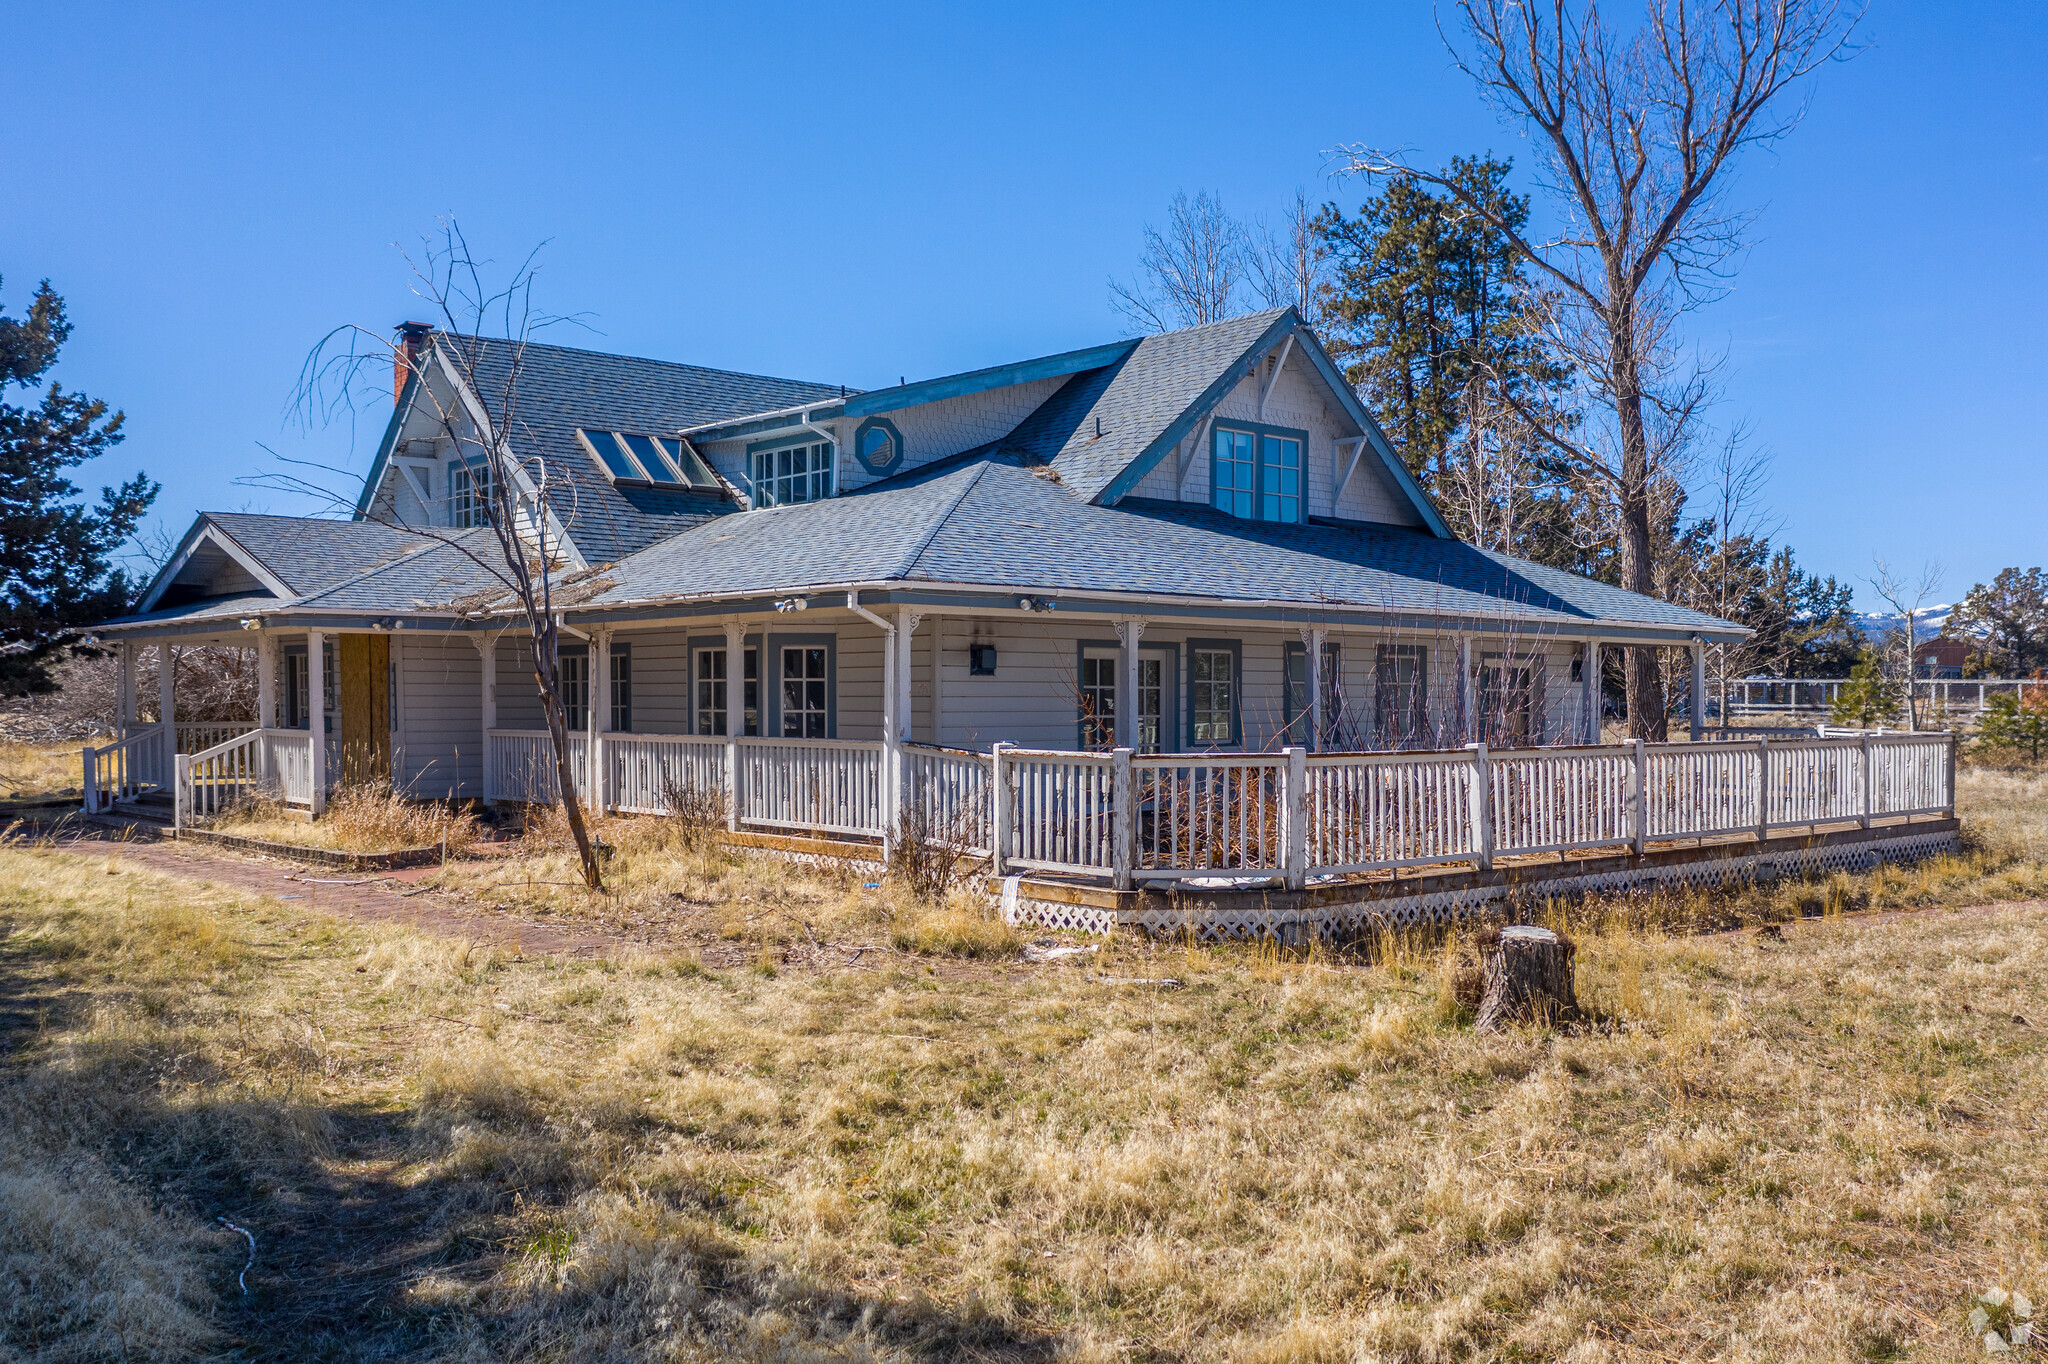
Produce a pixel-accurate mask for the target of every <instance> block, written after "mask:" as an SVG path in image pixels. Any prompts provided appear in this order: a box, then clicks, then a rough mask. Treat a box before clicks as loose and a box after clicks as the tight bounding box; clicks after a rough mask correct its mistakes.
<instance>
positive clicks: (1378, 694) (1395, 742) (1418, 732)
mask: <svg viewBox="0 0 2048 1364" xmlns="http://www.w3.org/2000/svg"><path fill="white" fill-rule="evenodd" d="M1373 696H1374V700H1373V724H1374V729H1375V731H1376V734H1375V738H1376V739H1377V741H1378V744H1379V746H1380V747H1381V748H1406V747H1411V746H1413V745H1415V744H1417V743H1421V742H1423V741H1425V740H1426V739H1427V738H1428V734H1429V650H1428V648H1427V647H1426V646H1424V645H1421V644H1382V645H1380V646H1379V652H1378V655H1377V657H1376V658H1375V659H1374V663H1373Z"/></svg>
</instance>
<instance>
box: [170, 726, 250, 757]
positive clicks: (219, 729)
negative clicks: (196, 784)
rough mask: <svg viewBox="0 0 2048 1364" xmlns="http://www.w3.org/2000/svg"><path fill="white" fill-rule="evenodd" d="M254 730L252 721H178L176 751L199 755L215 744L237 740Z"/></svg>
mask: <svg viewBox="0 0 2048 1364" xmlns="http://www.w3.org/2000/svg"><path fill="white" fill-rule="evenodd" d="M255 728H256V722H255V721H254V720H180V721H178V751H179V752H180V753H201V752H204V751H205V750H207V749H209V748H212V747H214V746H215V745H216V744H223V743H226V742H227V741H228V740H229V739H234V738H239V737H240V736H242V735H244V734H247V733H249V732H250V731H252V730H254V729H255Z"/></svg>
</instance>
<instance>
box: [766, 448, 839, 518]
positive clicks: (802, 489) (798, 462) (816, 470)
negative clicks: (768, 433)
mask: <svg viewBox="0 0 2048 1364" xmlns="http://www.w3.org/2000/svg"><path fill="white" fill-rule="evenodd" d="M747 495H748V496H749V497H750V498H752V499H753V502H754V505H755V506H757V507H780V506H785V505H787V504H788V503H791V502H817V501H821V500H823V499H825V498H828V497H830V496H832V446H831V445H830V444H829V443H827V442H819V443H818V444H816V445H784V446H780V447H778V448H776V449H773V450H753V451H749V452H748V454H747Z"/></svg>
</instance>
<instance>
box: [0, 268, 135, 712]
mask: <svg viewBox="0 0 2048 1364" xmlns="http://www.w3.org/2000/svg"><path fill="white" fill-rule="evenodd" d="M70 335H71V324H70V323H69V322H67V321H65V318H64V300H63V299H61V298H59V297H58V296H57V294H56V292H55V291H54V290H52V289H51V288H50V283H49V281H48V280H44V281H43V283H42V285H41V287H39V288H38V289H37V290H36V295H35V298H34V300H33V301H32V302H31V303H30V304H29V307H28V311H27V312H26V313H25V314H24V315H23V316H22V317H21V318H19V319H16V318H12V317H8V316H6V315H5V314H0V696H22V695H27V694H29V693H31V692H47V691H50V690H53V689H54V687H55V683H54V682H53V681H52V680H51V677H50V664H51V663H52V662H53V661H54V659H55V656H56V655H57V653H58V652H59V651H60V650H61V649H63V648H64V647H65V646H66V645H67V644H68V643H69V642H70V641H71V640H72V638H73V636H74V634H75V632H76V631H77V630H78V629H79V628H80V627H81V626H85V625H89V624H91V623H92V622H94V621H96V620H103V619H105V618H106V617H108V616H115V615H119V614H120V613H121V612H122V611H124V610H126V609H127V607H128V605H129V602H130V599H131V597H132V596H133V592H132V589H131V586H130V584H129V582H128V579H127V576H126V575H125V574H123V573H121V572H120V571H119V570H116V569H114V568H113V566H112V564H111V563H110V559H111V556H112V555H113V553H114V551H115V550H116V549H118V548H119V547H120V546H121V543H122V542H123V541H125V540H126V539H127V538H128V537H129V535H131V534H132V533H133V532H134V530H135V524H136V522H137V521H139V520H140V519H141V518H142V514H143V513H144V512H145V511H147V510H148V509H149V504H150V503H151V502H153V501H154V500H155V499H156V494H157V485H156V484H155V483H153V482H151V481H150V480H149V478H148V477H146V476H145V475H143V474H139V473H138V474H137V475H136V476H135V477H134V478H132V479H130V480H128V482H126V483H124V484H122V485H121V486H120V487H119V488H102V489H101V490H100V500H99V505H98V506H87V505H85V504H84V503H82V502H80V501H79V500H78V499H79V490H78V488H77V487H76V486H75V485H74V484H72V483H71V482H70V481H69V480H68V479H66V478H65V477H64V471H65V470H67V469H71V468H75V467H76V466H78V465H80V464H83V463H85V462H86V461H87V460H89V459H93V458H95V457H96V456H99V455H102V454H105V453H106V452H107V451H108V450H110V449H111V448H113V446H114V445H115V444H117V443H118V442H119V441H120V439H121V422H122V414H121V413H119V412H116V413H113V414H112V415H111V416H110V415H108V412H107V405H106V404H105V403H103V402H101V401H99V400H98V399H97V398H88V397H86V396H85V395H83V394H79V393H66V392H65V391H64V390H63V389H62V388H61V387H60V386H59V385H58V384H57V383H56V382H55V381H52V382H51V383H50V386H49V387H48V388H47V389H45V390H44V391H43V393H42V396H41V398H40V400H32V401H31V402H29V403H26V404H23V405H19V406H17V405H16V404H14V403H10V402H8V401H6V396H5V395H6V394H7V391H8V388H9V386H14V387H19V388H22V389H29V388H32V387H34V386H35V385H36V384H37V383H38V382H39V381H40V380H41V379H42V377H43V376H44V375H45V374H47V373H48V372H49V370H50V367H51V366H52V365H54V364H56V363H57V352H58V351H59V350H61V349H62V348H63V345H64V342H65V340H66V339H67V338H68V337H69V336H70Z"/></svg>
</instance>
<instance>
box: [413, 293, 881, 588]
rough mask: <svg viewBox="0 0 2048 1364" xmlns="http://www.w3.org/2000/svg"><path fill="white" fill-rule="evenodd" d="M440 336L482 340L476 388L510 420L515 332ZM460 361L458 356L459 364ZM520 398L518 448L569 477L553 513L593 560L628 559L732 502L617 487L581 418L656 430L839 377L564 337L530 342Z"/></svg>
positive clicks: (716, 417)
mask: <svg viewBox="0 0 2048 1364" xmlns="http://www.w3.org/2000/svg"><path fill="white" fill-rule="evenodd" d="M436 341H437V343H438V344H441V345H453V346H460V347H465V348H466V347H472V346H473V347H476V348H477V349H476V351H475V357H476V373H477V380H478V387H479V388H480V389H481V390H482V391H481V392H479V393H478V394H477V397H478V398H479V399H480V400H481V401H482V402H483V403H484V405H485V406H486V407H487V408H489V409H490V410H491V412H492V414H493V416H494V417H495V418H497V419H499V420H503V418H504V414H503V410H502V409H503V395H504V391H505V389H506V387H507V380H508V378H509V376H510V374H511V367H512V362H513V350H512V347H511V345H510V344H509V343H508V342H504V341H493V340H487V339H482V338H478V337H470V336H451V335H448V334H445V333H437V334H436ZM461 368H462V366H460V365H459V364H458V365H457V369H458V370H460V369H461ZM517 393H518V399H517V404H516V409H515V411H514V413H513V416H512V429H511V430H510V431H509V432H508V433H507V434H508V435H509V436H510V438H511V440H512V443H513V447H514V450H515V452H516V453H518V454H519V455H520V456H522V457H530V456H535V455H538V456H540V457H542V458H544V459H546V460H547V461H548V463H549V466H550V468H551V470H552V471H553V472H555V473H556V474H557V475H559V476H561V477H563V478H565V479H566V480H567V483H566V486H561V487H557V488H555V489H554V490H552V491H551V494H550V501H551V503H552V505H553V506H554V509H555V514H556V515H557V516H559V517H560V518H561V519H562V522H563V524H564V525H565V526H567V527H568V531H569V537H570V539H572V540H573V541H574V542H575V544H576V548H577V549H578V550H579V551H581V553H582V554H583V557H584V558H585V559H587V560H588V561H590V562H591V563H602V562H605V561H607V560H612V559H621V558H624V557H625V556H626V555H628V554H632V553H634V552H635V551H637V550H641V549H645V548H646V547H647V546H649V545H651V544H653V543H655V542H656V541H658V540H660V539H662V538H664V537H665V536H668V535H672V534H674V533H675V531H676V530H677V529H678V527H680V526H688V525H695V524H698V523H700V522H702V521H705V520H708V519H710V518H711V517H714V516H719V515H722V514H724V513H726V512H730V511H732V510H734V507H733V504H732V503H731V502H730V501H727V500H724V499H720V498H717V497H713V496H707V495H705V494H701V493H684V492H673V491H668V490H665V489H659V488H620V487H616V486H614V485H613V484H612V482H611V481H610V480H609V479H607V478H606V477H605V476H604V473H603V471H602V470H600V469H599V468H598V467H597V464H596V463H595V462H594V461H593V460H592V459H591V457H590V455H589V453H588V452H586V451H585V450H584V448H583V446H582V444H581V442H579V441H578V440H577V439H576V428H577V427H579V426H581V427H586V428H596V429H606V430H617V431H638V432H645V433H649V434H659V433H662V432H668V431H680V430H682V429H684V428H686V427H691V426H701V425H703V424H704V423H706V422H713V421H721V420H725V419H728V418H733V417H742V416H745V415H747V414H748V413H752V412H761V411H766V410H770V409H775V408H783V407H788V406H790V405H792V404H796V403H804V402H809V401H812V400H814V399H824V398H827V397H838V396H839V394H840V389H839V386H838V385H836V384H817V383H807V382H804V381H802V380H797V379H771V378H766V377H764V376H762V375H758V374H739V373H735V372H733V371H731V370H722V369H706V368H704V367H702V366H701V365H679V364H671V363H670V362H668V361H665V360H641V359H635V358H633V357H630V356H623V355H604V354H601V353H599V352H597V351H588V350H573V349H571V348H569V347H567V346H544V345H538V344H534V343H528V344H527V346H526V347H525V351H524V355H523V358H522V360H521V362H520V370H519V382H518V385H517Z"/></svg>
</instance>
